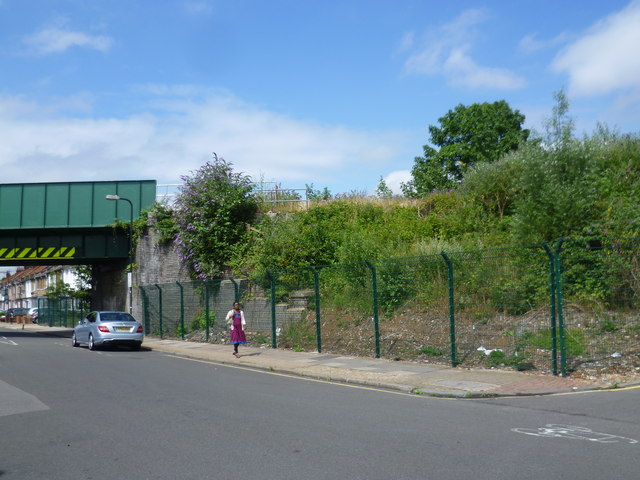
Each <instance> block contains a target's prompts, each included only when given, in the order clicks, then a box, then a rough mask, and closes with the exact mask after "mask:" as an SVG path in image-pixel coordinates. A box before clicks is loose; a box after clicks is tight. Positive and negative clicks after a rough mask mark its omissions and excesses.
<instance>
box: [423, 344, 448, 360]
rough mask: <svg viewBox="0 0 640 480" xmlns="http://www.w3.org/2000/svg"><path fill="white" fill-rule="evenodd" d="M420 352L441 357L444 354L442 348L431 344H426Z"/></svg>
mask: <svg viewBox="0 0 640 480" xmlns="http://www.w3.org/2000/svg"><path fill="white" fill-rule="evenodd" d="M420 353H422V354H423V355H428V356H430V357H439V356H441V355H443V353H442V350H440V349H439V348H437V347H433V346H431V345H425V346H424V347H422V348H421V349H420Z"/></svg>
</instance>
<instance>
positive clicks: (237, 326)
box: [231, 312, 247, 345]
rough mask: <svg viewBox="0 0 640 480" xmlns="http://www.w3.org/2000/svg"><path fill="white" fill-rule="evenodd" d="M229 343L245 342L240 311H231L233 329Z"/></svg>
mask: <svg viewBox="0 0 640 480" xmlns="http://www.w3.org/2000/svg"><path fill="white" fill-rule="evenodd" d="M231 343H232V344H233V345H235V344H237V343H242V344H243V345H244V344H245V343H247V337H246V336H245V334H244V330H242V315H241V314H240V312H234V313H233V330H231Z"/></svg>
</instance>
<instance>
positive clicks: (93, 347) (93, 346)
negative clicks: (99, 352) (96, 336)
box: [89, 334, 96, 350]
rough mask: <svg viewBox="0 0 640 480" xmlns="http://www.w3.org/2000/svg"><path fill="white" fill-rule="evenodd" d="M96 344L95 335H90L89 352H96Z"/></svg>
mask: <svg viewBox="0 0 640 480" xmlns="http://www.w3.org/2000/svg"><path fill="white" fill-rule="evenodd" d="M95 349H96V344H95V343H93V335H91V334H89V350H95Z"/></svg>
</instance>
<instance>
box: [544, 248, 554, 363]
mask: <svg viewBox="0 0 640 480" xmlns="http://www.w3.org/2000/svg"><path fill="white" fill-rule="evenodd" d="M542 248H544V251H545V252H547V256H548V257H549V307H550V314H551V356H552V358H551V372H552V373H553V374H554V375H558V338H557V334H558V332H557V326H556V267H555V255H554V253H553V251H552V250H551V247H549V245H548V244H547V242H544V243H543V244H542Z"/></svg>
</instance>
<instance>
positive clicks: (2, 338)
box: [0, 337, 18, 345]
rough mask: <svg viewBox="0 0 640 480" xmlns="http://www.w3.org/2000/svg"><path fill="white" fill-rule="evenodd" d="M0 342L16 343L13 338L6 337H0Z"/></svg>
mask: <svg viewBox="0 0 640 480" xmlns="http://www.w3.org/2000/svg"><path fill="white" fill-rule="evenodd" d="M0 343H6V344H7V345H18V344H17V343H16V342H14V341H13V340H9V339H8V338H7V337H0Z"/></svg>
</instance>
